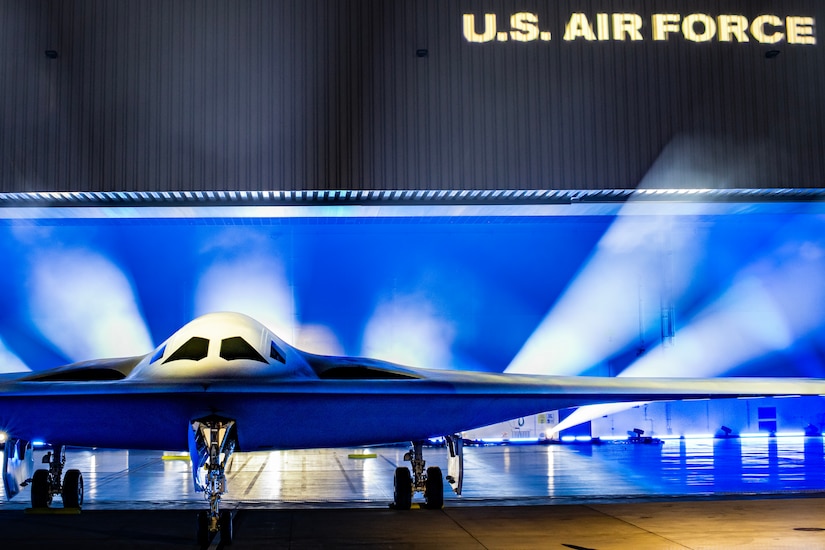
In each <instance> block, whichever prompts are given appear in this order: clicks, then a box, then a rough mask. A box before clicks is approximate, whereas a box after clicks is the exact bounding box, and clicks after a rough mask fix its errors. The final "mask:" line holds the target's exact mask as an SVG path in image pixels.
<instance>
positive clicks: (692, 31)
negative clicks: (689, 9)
mask: <svg viewBox="0 0 825 550" xmlns="http://www.w3.org/2000/svg"><path fill="white" fill-rule="evenodd" d="M696 23H701V24H702V26H703V31H702V33H701V34H700V33H697V32H696V28H695V25H696ZM682 35H684V37H685V38H686V39H688V40H690V41H692V42H707V41H708V40H712V39H713V37H714V36H715V35H716V21H714V20H713V17H711V16H710V15H706V14H704V13H691V14H690V15H688V16H687V17H685V19H684V20H683V21H682Z"/></svg>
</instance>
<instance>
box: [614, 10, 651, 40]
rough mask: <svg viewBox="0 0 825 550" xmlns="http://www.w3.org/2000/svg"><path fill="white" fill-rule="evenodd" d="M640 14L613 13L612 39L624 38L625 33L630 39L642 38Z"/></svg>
mask: <svg viewBox="0 0 825 550" xmlns="http://www.w3.org/2000/svg"><path fill="white" fill-rule="evenodd" d="M641 28H642V16H641V15H638V14H635V13H614V14H613V39H614V40H624V38H625V35H627V37H628V38H630V40H634V41H635V40H644V39H643V38H642V33H641V30H640V29H641Z"/></svg>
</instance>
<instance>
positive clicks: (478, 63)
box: [0, 0, 825, 192]
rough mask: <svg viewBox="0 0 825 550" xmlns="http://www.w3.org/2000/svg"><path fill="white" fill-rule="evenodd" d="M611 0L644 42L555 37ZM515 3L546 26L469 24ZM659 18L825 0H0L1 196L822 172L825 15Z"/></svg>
mask: <svg viewBox="0 0 825 550" xmlns="http://www.w3.org/2000/svg"><path fill="white" fill-rule="evenodd" d="M616 11H622V12H629V13H636V14H640V15H641V16H642V18H643V20H644V21H645V27H644V28H643V29H642V31H643V33H645V39H644V40H642V41H629V40H624V41H617V40H607V41H598V40H597V41H587V40H584V39H579V40H576V41H572V42H566V41H564V40H563V39H562V35H563V33H564V23H565V22H566V21H567V20H568V18H569V16H570V14H571V13H573V12H583V13H586V14H588V16H589V17H591V19H593V20H595V17H596V16H595V14H596V13H598V12H604V13H612V12H616ZM517 12H530V13H534V14H535V15H537V16H538V19H539V23H538V26H539V27H541V28H542V30H546V31H549V32H551V34H552V38H551V40H549V41H542V40H535V41H531V42H524V43H522V42H516V41H514V40H512V39H510V40H508V41H507V42H499V41H498V40H493V41H490V42H487V43H470V42H469V41H468V40H467V39H466V38H465V35H464V30H463V26H462V24H463V23H462V21H463V18H462V17H463V14H474V15H475V16H476V19H477V24H476V30H477V31H478V32H479V33H480V32H482V28H483V27H484V25H483V17H484V14H485V13H493V14H497V21H498V25H499V30H504V31H507V30H509V18H510V15H512V14H514V13H517ZM658 12H668V13H670V12H672V13H679V14H681V15H682V16H686V15H687V14H691V13H696V12H700V13H707V14H710V15H713V16H716V15H718V14H742V15H744V16H746V17H748V18H749V20H752V19H753V18H754V17H756V16H758V15H760V14H765V13H770V14H776V15H777V16H779V17H781V18H784V17H785V16H788V15H791V16H811V17H814V18H815V19H816V20H817V21H825V13H823V12H825V2H821V1H817V0H804V1H803V0H775V1H772V2H763V1H760V0H739V1H732V0H731V1H701V2H699V1H696V2H689V1H683V0H682V1H680V0H673V1H669V2H664V1H642V0H627V1H623V2H618V1H612V0H605V1H597V0H577V1H573V0H561V1H557V0H545V1H536V0H518V1H516V0H500V1H495V0H481V1H478V0H403V1H400V0H301V1H298V0H273V1H269V0H234V1H228V0H139V1H137V0H135V1H126V0H74V1H72V0H56V1H53V2H49V1H34V0H0V116H1V117H2V120H0V191H4V192H10V191H36V190H75V191H112V190H209V189H227V190H231V189H241V190H244V189H291V190H300V189H445V188H446V189H495V188H500V189H540V188H552V189H599V188H632V187H636V186H638V185H640V183H642V182H644V185H651V186H671V187H672V186H682V187H783V186H789V187H815V186H823V184H825V155H823V145H822V144H823V142H825V107H824V106H823V105H825V52H823V44H822V43H824V42H825V30H822V31H821V33H820V34H822V36H817V40H818V42H819V43H817V44H816V45H810V44H808V45H800V44H789V43H788V42H787V40H783V41H780V42H779V43H777V44H773V45H771V44H760V43H758V42H757V41H756V40H753V39H751V40H750V41H749V42H748V43H746V44H743V43H738V42H735V41H734V42H727V43H724V42H720V41H718V40H711V41H709V42H704V43H694V42H691V41H688V40H685V39H684V38H681V37H679V36H675V35H674V36H671V37H670V38H669V39H668V40H667V41H653V40H652V39H651V38H650V32H651V29H650V28H649V27H650V21H651V19H650V18H651V15H652V14H653V13H658ZM769 30H770V29H769ZM421 49H426V50H427V55H426V56H423V57H419V55H417V50H421ZM46 50H54V51H56V52H57V53H58V57H57V58H56V59H50V58H49V57H47V56H46V55H44V52H45V51H46ZM769 50H778V51H779V52H781V53H780V55H779V56H777V57H775V58H772V59H768V58H766V56H765V53H766V52H767V51H769ZM646 176H647V178H646Z"/></svg>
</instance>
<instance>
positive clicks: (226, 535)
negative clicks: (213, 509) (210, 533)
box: [221, 510, 232, 546]
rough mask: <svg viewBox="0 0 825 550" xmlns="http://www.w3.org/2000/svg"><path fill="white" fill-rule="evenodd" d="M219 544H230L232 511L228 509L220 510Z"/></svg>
mask: <svg viewBox="0 0 825 550" xmlns="http://www.w3.org/2000/svg"><path fill="white" fill-rule="evenodd" d="M221 544H222V545H226V546H229V545H230V544H232V512H230V511H229V510H224V511H223V512H221Z"/></svg>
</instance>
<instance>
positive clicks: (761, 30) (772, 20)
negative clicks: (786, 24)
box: [751, 15, 785, 44]
mask: <svg viewBox="0 0 825 550" xmlns="http://www.w3.org/2000/svg"><path fill="white" fill-rule="evenodd" d="M766 25H770V26H771V27H776V28H782V20H781V19H779V18H778V17H777V16H775V15H760V16H759V17H757V18H756V19H754V20H753V22H752V23H751V35H753V37H754V38H756V40H757V41H758V42H761V43H762V44H776V43H777V42H779V41H780V40H782V39H783V38H785V35H784V34H783V33H781V32H779V31H775V32H773V33H771V34H768V32H767V31H766V30H765V26H766Z"/></svg>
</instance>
